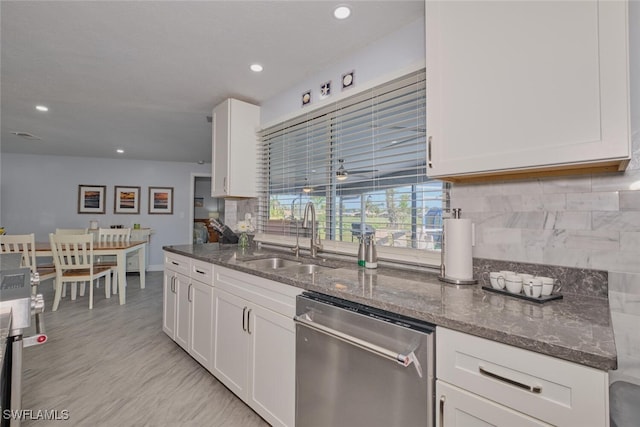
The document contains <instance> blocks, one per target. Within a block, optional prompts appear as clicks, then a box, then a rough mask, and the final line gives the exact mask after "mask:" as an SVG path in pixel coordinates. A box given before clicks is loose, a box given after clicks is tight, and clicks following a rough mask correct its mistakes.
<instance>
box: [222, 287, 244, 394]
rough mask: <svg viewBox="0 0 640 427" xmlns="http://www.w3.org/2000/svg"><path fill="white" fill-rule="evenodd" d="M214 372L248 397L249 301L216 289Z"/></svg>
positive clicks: (231, 387) (234, 390)
mask: <svg viewBox="0 0 640 427" xmlns="http://www.w3.org/2000/svg"><path fill="white" fill-rule="evenodd" d="M213 297H214V334H213V336H214V340H213V374H214V375H215V376H216V378H218V380H220V382H222V383H223V384H224V385H226V386H227V387H228V388H229V390H231V391H232V392H233V393H235V394H236V395H237V396H238V397H239V398H241V399H242V400H244V401H246V399H247V385H248V382H247V376H248V372H247V371H248V352H249V338H248V335H247V332H246V331H245V330H246V315H247V311H248V303H247V301H246V300H244V299H242V298H239V297H237V296H235V295H232V294H230V293H228V292H225V291H223V290H221V289H217V288H214V290H213Z"/></svg>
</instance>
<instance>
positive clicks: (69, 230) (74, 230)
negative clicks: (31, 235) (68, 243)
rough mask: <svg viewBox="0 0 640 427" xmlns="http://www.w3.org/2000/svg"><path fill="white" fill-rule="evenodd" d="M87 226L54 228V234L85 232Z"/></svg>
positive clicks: (87, 230) (86, 231)
mask: <svg viewBox="0 0 640 427" xmlns="http://www.w3.org/2000/svg"><path fill="white" fill-rule="evenodd" d="M88 232H89V229H88V228H56V234H87V233H88Z"/></svg>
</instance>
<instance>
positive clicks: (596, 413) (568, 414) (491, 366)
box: [436, 327, 609, 426]
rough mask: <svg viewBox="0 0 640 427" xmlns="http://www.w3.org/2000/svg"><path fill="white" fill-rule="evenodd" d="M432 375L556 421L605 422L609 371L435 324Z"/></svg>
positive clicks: (570, 422) (590, 424)
mask: <svg viewBox="0 0 640 427" xmlns="http://www.w3.org/2000/svg"><path fill="white" fill-rule="evenodd" d="M436 375H437V378H438V380H442V381H446V382H448V383H450V384H453V385H456V386H458V387H460V388H463V389H466V390H468V391H471V392H473V393H476V394H478V395H480V396H482V397H484V398H486V399H489V400H492V401H494V402H497V403H499V404H501V405H504V406H507V407H509V408H512V409H515V410H516V411H519V412H522V413H525V414H528V415H530V416H532V417H535V418H538V419H541V420H543V421H545V422H547V423H550V424H554V425H558V426H576V425H583V426H606V425H608V401H609V400H608V374H607V373H606V372H604V371H599V370H597V369H593V368H589V367H586V366H582V365H578V364H576V363H572V362H567V361H564V360H560V359H556V358H554V357H550V356H547V355H543V354H539V353H535V352H532V351H528V350H523V349H520V348H516V347H512V346H509V345H506V344H502V343H497V342H494V341H490V340H487V339H483V338H478V337H475V336H471V335H467V334H464V333H460V332H455V331H451V330H449V329H444V328H441V327H438V328H437V330H436Z"/></svg>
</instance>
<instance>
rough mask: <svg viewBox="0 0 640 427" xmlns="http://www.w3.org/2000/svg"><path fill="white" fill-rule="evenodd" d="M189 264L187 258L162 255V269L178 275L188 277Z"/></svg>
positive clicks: (168, 253)
mask: <svg viewBox="0 0 640 427" xmlns="http://www.w3.org/2000/svg"><path fill="white" fill-rule="evenodd" d="M190 264H191V262H190V260H189V258H187V257H184V256H181V255H175V254H172V253H170V252H165V253H164V268H165V269H168V270H172V271H176V272H178V273H182V274H184V275H185V276H188V275H189V268H190V267H189V266H190Z"/></svg>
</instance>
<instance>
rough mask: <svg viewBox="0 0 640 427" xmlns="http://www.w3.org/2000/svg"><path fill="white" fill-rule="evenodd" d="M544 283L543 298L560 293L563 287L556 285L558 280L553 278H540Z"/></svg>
mask: <svg viewBox="0 0 640 427" xmlns="http://www.w3.org/2000/svg"><path fill="white" fill-rule="evenodd" d="M539 279H540V281H541V282H542V294H541V295H542V296H548V295H551V294H552V293H554V292H560V289H562V286H560V285H558V284H556V283H555V282H556V280H555V279H554V278H553V277H539Z"/></svg>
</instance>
